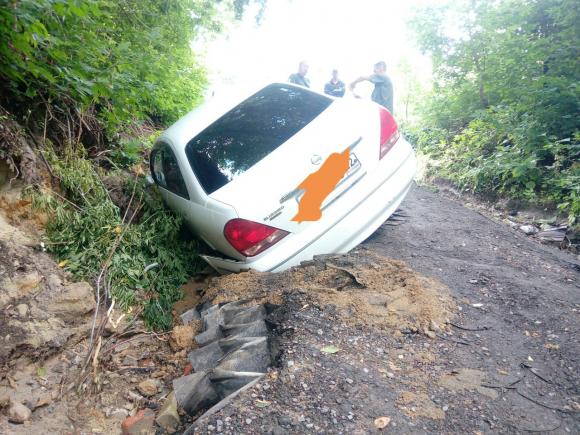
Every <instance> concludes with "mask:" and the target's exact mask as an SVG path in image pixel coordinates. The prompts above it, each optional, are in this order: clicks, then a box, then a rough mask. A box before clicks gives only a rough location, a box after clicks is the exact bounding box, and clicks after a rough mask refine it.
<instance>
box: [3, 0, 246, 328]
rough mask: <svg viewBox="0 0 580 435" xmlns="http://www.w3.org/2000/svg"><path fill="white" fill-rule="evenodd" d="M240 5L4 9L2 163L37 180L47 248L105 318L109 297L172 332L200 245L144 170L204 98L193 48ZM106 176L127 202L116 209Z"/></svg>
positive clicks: (177, 2) (22, 5)
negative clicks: (86, 285) (90, 289)
mask: <svg viewBox="0 0 580 435" xmlns="http://www.w3.org/2000/svg"><path fill="white" fill-rule="evenodd" d="M246 4H247V1H238V2H235V4H234V3H232V2H229V1H224V2H213V1H209V0H172V1H158V0H144V1H135V0H115V1H111V0H0V116H1V118H0V127H1V128H0V131H2V132H4V133H6V132H21V133H18V135H16V134H11V135H8V134H4V133H2V135H1V138H0V139H1V140H0V158H3V159H5V160H8V161H9V163H10V164H11V166H12V167H14V168H15V169H16V171H18V170H19V169H20V170H22V169H23V167H24V165H25V164H26V165H27V169H28V172H27V173H33V175H38V176H37V177H34V180H33V181H30V180H32V178H30V179H27V180H26V181H27V182H29V183H31V184H32V186H31V187H30V188H29V189H28V194H30V195H31V196H32V197H33V198H34V205H35V206H36V207H39V208H41V209H43V210H45V211H46V212H48V213H49V215H50V220H49V223H48V226H47V228H46V230H47V237H48V243H47V246H48V247H49V250H50V251H51V252H52V253H53V254H54V255H55V256H56V257H57V258H58V260H59V261H60V264H61V266H62V267H63V268H64V269H65V270H67V271H69V272H70V273H72V274H73V275H74V276H75V277H77V278H79V279H86V280H89V281H90V282H92V283H93V284H95V287H96V288H97V289H98V290H99V291H100V292H99V295H100V296H101V301H103V300H106V302H107V304H106V305H105V304H104V305H103V306H104V307H105V311H106V307H107V306H108V304H109V303H111V301H112V300H113V299H114V300H115V301H116V303H117V305H120V306H122V307H123V308H125V309H129V308H132V309H133V310H134V311H133V312H142V313H143V316H144V319H145V320H146V322H147V324H148V325H149V326H150V327H152V328H168V327H169V326H170V325H171V306H172V303H173V302H175V301H176V300H177V299H178V298H179V297H180V294H179V286H180V285H181V284H183V283H184V282H185V281H186V280H187V278H188V277H189V276H191V275H192V274H193V273H194V272H195V271H196V268H197V267H198V266H199V262H198V260H197V252H198V248H199V247H198V245H197V244H196V242H195V241H193V240H190V241H188V240H187V237H185V238H184V237H182V235H183V234H181V231H182V225H181V219H179V218H178V217H176V216H174V215H173V214H171V213H170V212H169V211H167V210H165V208H164V206H163V204H162V203H161V201H160V200H159V199H158V198H156V197H155V195H154V194H153V191H150V190H148V189H147V188H146V187H145V185H144V184H145V181H144V178H143V175H144V174H145V172H146V170H144V169H143V168H144V167H146V160H147V146H148V145H150V144H151V138H152V137H153V136H152V135H154V134H155V131H156V130H158V129H160V128H162V127H164V126H166V125H168V124H170V123H172V122H173V121H175V120H176V119H177V118H178V117H180V116H181V115H182V114H184V113H186V112H187V111H189V110H191V109H192V108H193V107H194V106H195V105H197V104H198V103H199V102H200V101H201V100H202V98H203V90H204V86H205V84H206V74H205V70H204V68H203V66H202V65H201V64H200V63H199V61H198V59H197V58H196V56H195V54H194V53H193V51H192V49H191V42H192V41H193V40H194V39H195V38H197V37H200V36H204V37H205V36H207V35H211V34H213V33H215V32H218V31H219V30H220V28H221V21H222V20H223V19H224V15H228V16H229V15H233V14H234V10H233V9H232V8H234V6H235V13H237V14H240V13H241V12H243V9H244V7H245V5H246ZM228 7H229V8H230V9H228ZM218 9H220V13H218ZM228 10H230V11H231V13H230V12H228ZM12 139H14V140H12ZM18 141H20V142H22V144H25V145H26V146H25V147H24V148H23V146H21V145H22V144H21V143H19V142H18ZM17 142H18V143H17ZM23 149H25V151H26V153H24V152H23V151H22V150H23ZM35 156H36V159H35ZM25 159H27V160H26V161H25ZM144 160H145V162H144ZM143 163H145V165H144V164H143ZM35 165H36V166H35ZM35 168H36V169H35ZM35 171H36V172H35ZM20 172H22V171H20ZM40 174H42V175H43V177H41V176H40ZM41 178H44V181H40V180H41ZM111 178H116V179H117V185H116V187H115V189H116V190H117V191H116V194H119V192H118V190H119V189H122V190H124V192H123V193H122V195H124V196H125V199H127V200H128V198H131V199H130V200H128V202H129V204H119V202H118V201H116V199H117V198H115V201H114V200H113V199H112V196H113V192H112V191H111V188H110V186H108V185H107V183H105V181H106V180H107V179H111ZM153 263H157V266H154V267H150V268H147V266H150V265H152V264H153ZM146 269H147V271H146Z"/></svg>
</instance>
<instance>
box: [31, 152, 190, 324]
mask: <svg viewBox="0 0 580 435" xmlns="http://www.w3.org/2000/svg"><path fill="white" fill-rule="evenodd" d="M47 160H48V161H49V163H50V164H51V167H52V170H53V172H54V173H55V175H56V176H57V177H58V178H59V179H60V187H61V188H62V189H63V191H64V192H63V193H64V194H65V195H66V197H67V198H69V200H63V199H62V196H63V195H57V194H56V193H54V192H52V191H48V190H44V191H43V192H41V193H35V194H33V195H32V196H33V200H34V205H35V207H38V208H40V209H42V210H45V211H47V212H48V213H49V216H50V220H49V221H48V224H47V228H46V231H47V236H48V244H47V245H48V247H49V250H50V252H51V253H53V254H54V255H55V256H56V258H57V259H58V261H60V262H61V263H60V264H61V265H62V266H63V268H64V269H65V270H67V271H68V272H70V273H71V274H72V275H73V276H74V277H75V278H78V279H86V280H89V281H91V282H93V283H94V282H95V279H96V278H97V276H98V275H99V273H100V271H101V269H102V268H103V266H104V265H105V263H106V261H107V259H108V257H109V255H110V253H111V252H113V255H112V257H111V259H110V262H109V266H108V268H107V272H106V275H105V276H104V279H103V280H102V282H101V285H102V286H103V288H104V287H108V288H110V294H111V297H112V298H114V299H115V300H116V303H117V305H118V306H120V307H122V308H123V309H128V308H130V307H132V308H143V310H144V311H143V316H144V319H145V321H146V323H147V325H148V326H149V327H151V328H155V329H167V328H169V327H170V326H171V323H172V316H171V308H172V304H173V303H174V302H175V301H177V300H178V299H179V298H180V297H181V294H180V291H179V287H180V286H181V285H182V284H184V283H185V282H186V281H187V279H188V278H189V277H190V276H191V275H193V274H194V273H195V272H196V271H197V269H198V268H199V267H200V266H201V263H200V261H201V260H200V259H199V257H198V256H197V252H198V244H197V242H195V241H186V240H183V238H182V237H180V232H181V227H182V221H181V219H180V218H179V217H177V216H175V215H174V214H172V213H171V212H169V211H168V210H166V209H165V207H164V205H163V203H162V202H161V200H160V199H159V198H157V197H155V196H154V194H153V193H152V192H150V191H148V190H147V189H146V187H145V185H144V180H142V179H128V180H127V186H126V189H127V193H128V194H129V193H130V192H134V195H133V197H134V205H135V206H136V205H138V204H141V205H142V209H141V210H142V211H141V212H140V213H139V220H138V221H137V222H130V221H129V220H130V217H131V215H132V213H133V212H132V210H131V209H130V210H129V212H127V216H126V217H125V220H123V216H121V213H120V211H119V208H118V207H117V206H116V205H115V204H114V203H113V202H112V201H111V199H110V198H109V196H108V193H107V191H106V189H105V187H104V186H103V183H102V182H101V180H100V176H99V174H98V173H97V172H96V170H95V167H94V166H93V164H92V163H91V162H90V161H89V160H87V159H85V158H84V156H83V155H82V153H79V152H78V151H72V150H67V151H66V152H65V154H64V155H63V156H59V157H57V155H56V154H55V153H54V152H52V151H49V152H47ZM132 209H134V208H132ZM119 239H120V242H118V245H117V246H116V243H117V241H118V240H119ZM114 246H116V248H115V249H114V251H112V250H113V247H114ZM153 263H158V265H159V266H158V267H155V268H152V269H151V270H150V271H148V272H146V273H145V272H144V270H145V268H146V267H147V266H148V265H150V264H153Z"/></svg>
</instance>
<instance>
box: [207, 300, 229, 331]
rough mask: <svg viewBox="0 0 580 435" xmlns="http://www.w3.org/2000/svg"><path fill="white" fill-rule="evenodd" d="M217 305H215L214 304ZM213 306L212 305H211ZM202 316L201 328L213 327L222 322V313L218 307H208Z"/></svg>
mask: <svg viewBox="0 0 580 435" xmlns="http://www.w3.org/2000/svg"><path fill="white" fill-rule="evenodd" d="M214 306H215V307H217V305H214ZM212 308H213V307H212ZM202 318H203V330H204V331H205V330H207V329H213V328H215V327H216V326H220V325H223V324H224V314H223V311H222V310H220V309H209V310H207V313H206V314H205V316H203V317H202Z"/></svg>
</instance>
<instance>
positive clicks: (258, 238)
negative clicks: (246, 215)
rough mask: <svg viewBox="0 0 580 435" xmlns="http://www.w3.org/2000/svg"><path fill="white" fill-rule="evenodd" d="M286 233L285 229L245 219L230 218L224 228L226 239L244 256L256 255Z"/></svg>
mask: <svg viewBox="0 0 580 435" xmlns="http://www.w3.org/2000/svg"><path fill="white" fill-rule="evenodd" d="M287 235H288V232H287V231H284V230H280V229H278V228H274V227H269V226H268V225H264V224H259V223H257V222H252V221H247V220H245V219H232V220H231V221H229V222H228V223H227V224H226V226H225V228H224V236H225V237H226V240H227V241H228V242H230V245H232V246H233V247H234V248H235V249H236V250H237V251H238V252H240V253H241V254H243V255H245V256H246V257H253V256H254V255H258V254H259V253H260V252H262V251H264V250H266V249H268V248H269V247H270V246H272V245H273V244H275V243H277V242H279V241H280V240H282V239H283V238H284V237H286V236H287Z"/></svg>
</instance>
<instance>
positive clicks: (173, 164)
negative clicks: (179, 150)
mask: <svg viewBox="0 0 580 435" xmlns="http://www.w3.org/2000/svg"><path fill="white" fill-rule="evenodd" d="M151 173H152V174H153V179H154V180H155V182H156V183H157V184H158V185H159V186H161V187H163V188H165V189H167V190H169V191H170V192H173V193H175V194H176V195H179V196H181V197H183V198H185V199H189V194H188V193H187V188H186V187H185V181H184V180H183V177H182V175H181V171H180V170H179V164H178V163H177V159H176V158H175V154H173V151H172V150H171V148H170V147H169V145H167V144H161V145H158V146H157V147H156V148H155V149H154V150H153V153H152V154H151Z"/></svg>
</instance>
